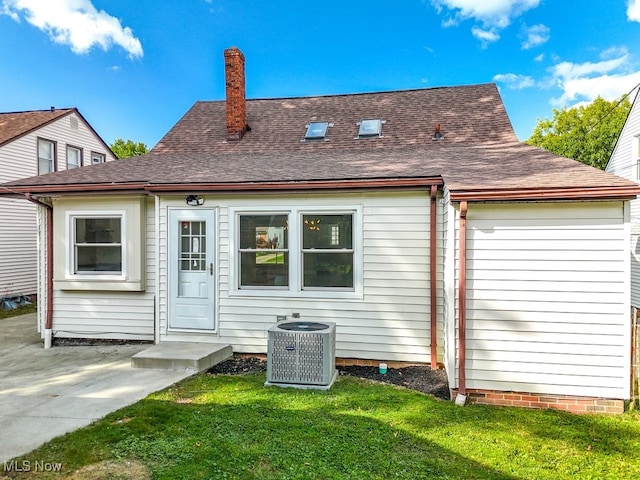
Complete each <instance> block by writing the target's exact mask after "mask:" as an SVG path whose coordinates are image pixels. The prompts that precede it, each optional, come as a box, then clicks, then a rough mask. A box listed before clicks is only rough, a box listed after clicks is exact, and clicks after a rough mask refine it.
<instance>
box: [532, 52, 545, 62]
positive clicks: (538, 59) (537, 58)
mask: <svg viewBox="0 0 640 480" xmlns="http://www.w3.org/2000/svg"><path fill="white" fill-rule="evenodd" d="M534 60H535V61H536V62H541V61H542V60H544V53H541V54H540V55H538V56H536V57H535V58H534Z"/></svg>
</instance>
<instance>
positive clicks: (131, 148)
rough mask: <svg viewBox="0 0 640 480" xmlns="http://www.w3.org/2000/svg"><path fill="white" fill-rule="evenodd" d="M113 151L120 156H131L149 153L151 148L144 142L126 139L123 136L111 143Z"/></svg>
mask: <svg viewBox="0 0 640 480" xmlns="http://www.w3.org/2000/svg"><path fill="white" fill-rule="evenodd" d="M111 151H112V152H113V153H115V155H116V157H118V158H129V157H135V156H138V155H144V154H146V153H149V149H148V148H147V146H146V145H145V144H144V143H142V142H138V143H135V142H133V140H127V141H124V140H123V139H121V138H118V139H117V140H116V141H115V142H113V143H112V144H111Z"/></svg>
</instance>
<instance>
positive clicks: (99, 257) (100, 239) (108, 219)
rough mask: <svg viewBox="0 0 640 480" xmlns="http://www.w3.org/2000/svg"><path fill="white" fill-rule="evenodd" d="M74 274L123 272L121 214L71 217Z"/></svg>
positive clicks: (112, 273) (116, 273)
mask: <svg viewBox="0 0 640 480" xmlns="http://www.w3.org/2000/svg"><path fill="white" fill-rule="evenodd" d="M72 228H73V260H72V261H73V274H74V275H83V274H89V275H101V274H111V275H121V274H122V271H123V266H122V258H123V255H122V244H123V242H122V216H121V215H117V216H116V215H114V216H92V217H84V216H83V217H80V216H74V217H72Z"/></svg>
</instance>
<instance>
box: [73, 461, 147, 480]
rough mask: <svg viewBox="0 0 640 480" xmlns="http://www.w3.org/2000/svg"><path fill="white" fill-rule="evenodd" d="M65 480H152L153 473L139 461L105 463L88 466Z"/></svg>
mask: <svg viewBox="0 0 640 480" xmlns="http://www.w3.org/2000/svg"><path fill="white" fill-rule="evenodd" d="M64 479H65V480H151V472H150V471H149V469H148V468H147V467H146V466H145V465H144V463H142V462H139V461H137V460H122V461H119V462H114V461H105V462H100V463H94V464H92V465H87V466H86V467H83V468H81V469H80V470H77V471H75V472H73V473H70V474H69V475H67V476H66V477H64Z"/></svg>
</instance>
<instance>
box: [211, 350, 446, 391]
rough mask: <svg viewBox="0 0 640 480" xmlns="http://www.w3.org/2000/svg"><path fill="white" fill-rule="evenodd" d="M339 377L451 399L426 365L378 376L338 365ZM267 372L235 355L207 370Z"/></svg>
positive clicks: (442, 376)
mask: <svg viewBox="0 0 640 480" xmlns="http://www.w3.org/2000/svg"><path fill="white" fill-rule="evenodd" d="M337 368H338V374H339V375H351V376H353V377H359V378H365V379H368V380H374V381H378V382H383V383H390V384H393V385H399V386H402V387H405V388H409V389H411V390H417V391H419V392H422V393H426V394H429V395H432V396H434V397H437V398H441V399H443V400H450V398H451V397H450V395H449V383H448V382H447V375H446V373H445V372H444V370H431V368H430V367H427V366H411V367H403V368H389V369H387V373H385V374H381V373H380V372H379V371H378V367H364V366H357V365H351V366H340V367H337ZM266 371H267V361H266V360H263V359H260V358H255V357H239V356H234V357H233V358H230V359H229V360H225V361H224V362H221V363H219V364H217V365H215V366H213V367H212V368H210V369H209V370H207V372H208V373H211V374H220V373H222V374H227V375H238V374H244V373H260V372H266Z"/></svg>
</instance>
